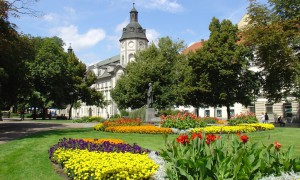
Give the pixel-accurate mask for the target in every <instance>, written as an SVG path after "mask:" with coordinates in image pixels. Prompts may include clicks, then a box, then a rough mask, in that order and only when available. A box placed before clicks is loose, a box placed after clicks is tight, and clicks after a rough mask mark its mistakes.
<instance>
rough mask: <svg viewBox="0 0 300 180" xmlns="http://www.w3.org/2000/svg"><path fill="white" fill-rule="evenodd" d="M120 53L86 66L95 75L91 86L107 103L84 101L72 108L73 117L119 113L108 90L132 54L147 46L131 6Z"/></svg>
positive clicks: (136, 14) (135, 12) (132, 57)
mask: <svg viewBox="0 0 300 180" xmlns="http://www.w3.org/2000/svg"><path fill="white" fill-rule="evenodd" d="M119 41H120V54H119V55H116V56H113V57H110V58H108V59H105V60H103V61H100V62H98V63H96V64H93V65H91V66H89V67H88V70H91V71H93V72H94V73H95V74H96V76H97V81H96V83H95V84H94V85H93V86H92V87H94V88H95V89H96V90H97V91H101V92H102V93H103V95H104V98H105V100H106V101H107V102H108V105H107V106H106V107H104V108H100V107H96V106H86V105H85V104H84V103H83V104H82V106H81V108H79V109H74V108H73V109H72V116H73V117H76V116H78V117H82V116H101V117H104V118H107V117H111V116H112V115H114V114H117V113H119V110H118V108H117V105H116V104H115V102H114V101H113V100H112V98H111V96H110V90H111V89H112V88H114V87H115V86H116V82H117V80H118V79H119V78H120V76H121V75H122V74H124V68H125V67H126V65H127V64H128V63H129V62H131V61H134V54H135V53H136V52H137V51H140V50H143V49H145V48H147V47H148V42H149V41H148V39H147V37H146V30H145V29H143V28H142V26H141V25H140V24H139V22H138V11H137V10H136V9H135V7H134V4H133V8H132V9H131V11H130V22H129V24H128V25H127V26H126V27H125V28H123V33H122V36H121V38H120V40H119Z"/></svg>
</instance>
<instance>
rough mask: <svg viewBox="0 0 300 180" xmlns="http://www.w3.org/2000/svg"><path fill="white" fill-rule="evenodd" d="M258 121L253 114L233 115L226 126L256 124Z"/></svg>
mask: <svg viewBox="0 0 300 180" xmlns="http://www.w3.org/2000/svg"><path fill="white" fill-rule="evenodd" d="M257 122H258V120H257V118H256V115H255V113H252V112H246V113H240V114H235V115H234V116H233V117H231V118H230V119H229V120H228V124H230V125H237V124H250V123H257Z"/></svg>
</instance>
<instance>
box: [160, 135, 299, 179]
mask: <svg viewBox="0 0 300 180" xmlns="http://www.w3.org/2000/svg"><path fill="white" fill-rule="evenodd" d="M192 137H193V138H194V139H193V138H192ZM176 141H177V142H176ZM176 141H175V140H174V141H173V142H172V143H169V144H166V146H167V148H166V149H162V150H161V154H160V155H161V156H162V157H163V158H164V160H165V161H167V162H168V164H169V165H168V166H167V170H166V173H167V176H168V177H169V178H170V179H260V178H262V177H264V176H268V175H271V174H273V175H275V176H278V175H280V174H281V173H283V172H290V171H294V172H299V171H300V169H299V165H300V159H299V158H293V157H292V152H293V148H292V147H290V148H289V149H288V150H287V151H286V152H283V151H282V150H281V149H280V147H279V148H278V146H277V147H276V145H275V144H276V143H274V145H273V144H270V145H268V146H265V145H263V146H259V145H258V143H253V144H252V143H250V142H247V141H248V137H247V136H246V135H242V136H240V137H238V136H235V135H234V136H231V138H230V139H229V138H228V139H227V138H226V136H222V137H221V138H220V140H218V137H216V136H214V135H207V134H206V135H205V134H204V133H203V134H194V135H192V136H191V137H188V136H187V135H180V136H179V137H178V138H177V139H176ZM277 145H278V144H277Z"/></svg>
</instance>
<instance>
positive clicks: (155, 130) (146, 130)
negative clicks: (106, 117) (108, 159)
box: [105, 126, 173, 134]
mask: <svg viewBox="0 0 300 180" xmlns="http://www.w3.org/2000/svg"><path fill="white" fill-rule="evenodd" d="M105 131H108V132H116V133H141V134H173V131H172V129H170V128H161V127H157V126H111V127H108V128H105Z"/></svg>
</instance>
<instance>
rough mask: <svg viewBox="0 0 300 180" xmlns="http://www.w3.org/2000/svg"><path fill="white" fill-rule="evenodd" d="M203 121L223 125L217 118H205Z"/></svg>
mask: <svg viewBox="0 0 300 180" xmlns="http://www.w3.org/2000/svg"><path fill="white" fill-rule="evenodd" d="M201 119H202V120H203V121H205V122H206V123H207V124H223V121H221V120H220V119H219V118H216V117H204V118H201Z"/></svg>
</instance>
